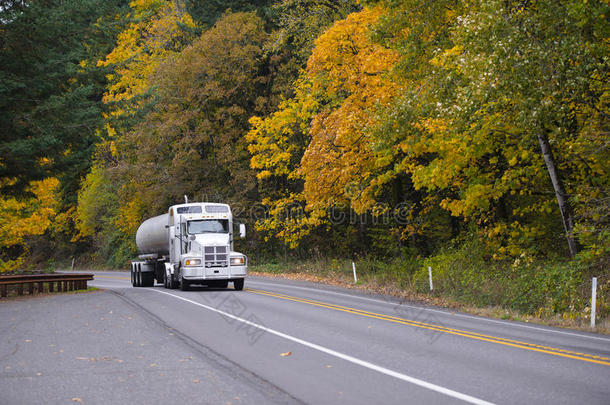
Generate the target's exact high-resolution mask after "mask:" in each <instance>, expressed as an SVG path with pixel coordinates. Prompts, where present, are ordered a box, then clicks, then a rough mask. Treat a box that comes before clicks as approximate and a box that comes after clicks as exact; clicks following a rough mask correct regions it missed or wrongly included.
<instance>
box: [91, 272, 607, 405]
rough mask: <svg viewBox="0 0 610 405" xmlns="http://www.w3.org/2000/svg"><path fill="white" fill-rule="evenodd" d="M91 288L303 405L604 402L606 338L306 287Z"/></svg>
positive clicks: (112, 275) (120, 277) (110, 283)
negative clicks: (128, 305) (110, 295)
mask: <svg viewBox="0 0 610 405" xmlns="http://www.w3.org/2000/svg"><path fill="white" fill-rule="evenodd" d="M92 285H95V286H99V287H100V288H104V289H106V290H108V291H109V292H106V294H108V293H113V294H117V295H118V296H120V297H121V298H122V299H123V300H126V301H128V302H129V303H131V304H132V305H135V306H136V307H137V308H139V310H141V311H144V312H146V313H148V314H150V315H152V317H153V318H154V319H156V320H157V321H158V322H159V323H161V324H163V325H165V326H167V327H168V328H171V329H172V330H174V331H176V333H178V334H180V335H181V336H184V337H185V338H188V339H190V340H191V341H193V342H196V344H199V345H201V346H203V347H205V348H206V349H209V350H211V351H212V352H214V353H216V354H218V355H219V356H221V357H222V358H225V359H226V360H227V361H228V362H231V363H232V364H236V365H239V367H241V368H242V369H243V370H245V372H247V373H251V374H250V375H251V376H252V377H253V378H258V379H261V380H262V381H266V382H268V383H269V384H271V386H274V387H277V388H278V389H279V390H281V391H282V392H284V393H285V394H286V397H285V398H291V400H295V401H302V402H305V403H312V404H313V403H315V404H318V403H329V404H330V403H333V404H334V403H337V402H339V401H341V402H345V403H360V404H370V403H400V404H404V403H451V402H455V403H464V402H466V403H479V404H483V403H499V404H508V403H572V404H582V403H588V404H594V403H599V404H608V403H610V338H608V337H607V336H603V335H596V334H588V333H583V332H575V331H570V330H564V329H556V328H548V327H543V326H537V325H528V324H524V323H518V322H507V321H500V320H493V319H486V318H481V317H476V316H471V315H467V314H461V313H452V312H448V311H444V310H441V309H437V308H426V307H422V306H419V305H412V304H405V303H400V302H398V301H397V300H396V299H393V298H387V297H381V296H370V295H366V294H362V293H358V292H354V291H348V290H342V289H338V288H334V287H328V286H320V285H314V284H311V283H304V282H294V281H283V280H277V279H266V278H256V277H250V278H248V279H247V281H246V289H245V290H244V291H241V292H237V291H234V290H232V289H231V288H229V289H226V290H211V289H207V288H198V287H193V288H192V289H191V291H185V292H183V291H178V290H168V289H164V288H163V287H161V286H156V287H152V288H132V287H131V286H130V284H129V276H128V274H125V273H120V272H95V281H94V282H93V283H92Z"/></svg>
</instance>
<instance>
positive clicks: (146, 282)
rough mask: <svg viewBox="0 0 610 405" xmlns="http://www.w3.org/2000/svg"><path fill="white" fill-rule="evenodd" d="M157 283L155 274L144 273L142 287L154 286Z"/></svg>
mask: <svg viewBox="0 0 610 405" xmlns="http://www.w3.org/2000/svg"><path fill="white" fill-rule="evenodd" d="M154 285H155V275H154V273H152V272H148V271H147V272H144V273H142V287H153V286H154Z"/></svg>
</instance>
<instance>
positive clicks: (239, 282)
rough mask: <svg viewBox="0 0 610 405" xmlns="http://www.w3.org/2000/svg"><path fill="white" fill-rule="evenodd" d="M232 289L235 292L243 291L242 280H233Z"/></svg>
mask: <svg viewBox="0 0 610 405" xmlns="http://www.w3.org/2000/svg"><path fill="white" fill-rule="evenodd" d="M233 288H235V289H236V290H237V291H241V290H243V289H244V279H243V278H238V279H237V280H233Z"/></svg>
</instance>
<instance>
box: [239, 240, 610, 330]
mask: <svg viewBox="0 0 610 405" xmlns="http://www.w3.org/2000/svg"><path fill="white" fill-rule="evenodd" d="M476 252H477V249H476V247H475V248H473V247H472V246H464V247H461V248H460V249H453V250H447V251H444V252H441V253H440V254H438V255H436V256H433V257H431V258H428V259H423V260H422V259H406V260H394V261H391V262H383V261H380V260H375V259H364V260H359V261H357V262H356V263H355V265H356V273H357V278H358V282H357V283H356V284H355V283H354V278H353V272H352V262H351V260H344V259H343V260H342V259H325V258H320V259H310V260H306V261H294V262H291V261H287V262H275V263H254V264H253V265H252V264H251V266H250V274H252V275H261V276H268V277H279V278H286V279H293V280H302V281H310V282H317V283H323V284H327V285H335V286H340V287H344V288H351V289H357V290H360V291H365V292H370V293H376V294H382V295H388V296H393V297H396V298H400V299H404V300H407V301H411V302H420V303H425V304H427V305H433V306H439V307H444V308H449V309H453V310H459V311H463V312H467V313H471V314H474V315H480V316H485V317H492V318H497V319H504V320H514V321H521V322H526V323H537V324H543V325H549V326H558V327H566V328H572V329H578V330H586V331H595V332H600V333H606V334H610V319H609V317H608V314H609V313H610V305H609V298H610V297H609V295H610V294H609V293H610V277H608V275H607V273H606V274H601V278H600V277H598V285H599V289H598V295H597V304H598V305H597V317H596V319H597V322H596V327H595V328H594V329H592V328H590V311H591V309H590V294H591V286H590V281H591V279H590V271H587V269H586V268H584V269H583V266H581V265H579V263H578V262H567V261H555V262H550V261H547V262H537V261H535V260H533V259H531V258H530V257H526V256H525V255H522V256H521V257H520V258H518V259H516V260H513V261H511V262H494V261H489V260H486V258H485V257H482V255H477V254H476ZM428 266H430V267H431V268H432V274H433V283H434V290H433V291H430V289H429V281H428ZM600 280H601V282H600Z"/></svg>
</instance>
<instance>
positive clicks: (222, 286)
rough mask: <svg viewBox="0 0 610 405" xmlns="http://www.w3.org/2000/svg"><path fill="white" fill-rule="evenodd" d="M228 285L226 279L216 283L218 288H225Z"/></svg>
mask: <svg viewBox="0 0 610 405" xmlns="http://www.w3.org/2000/svg"><path fill="white" fill-rule="evenodd" d="M228 286H229V281H228V280H227V281H221V282H220V283H219V284H218V288H227V287H228Z"/></svg>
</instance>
